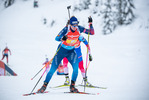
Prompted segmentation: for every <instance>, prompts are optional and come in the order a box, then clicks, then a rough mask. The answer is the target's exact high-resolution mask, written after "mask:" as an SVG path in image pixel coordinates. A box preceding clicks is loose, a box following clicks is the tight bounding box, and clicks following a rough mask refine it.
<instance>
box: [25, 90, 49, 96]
mask: <svg viewBox="0 0 149 100" xmlns="http://www.w3.org/2000/svg"><path fill="white" fill-rule="evenodd" d="M44 93H49V91H44V92H43V93H38V92H33V93H28V94H23V96H29V95H36V94H44Z"/></svg>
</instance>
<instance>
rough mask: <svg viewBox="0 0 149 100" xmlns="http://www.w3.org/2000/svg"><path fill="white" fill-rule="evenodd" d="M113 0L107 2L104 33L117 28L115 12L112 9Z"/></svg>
mask: <svg viewBox="0 0 149 100" xmlns="http://www.w3.org/2000/svg"><path fill="white" fill-rule="evenodd" d="M111 5H112V4H111V0H107V3H105V6H106V8H105V11H104V12H103V14H104V15H103V18H104V26H103V33H104V35H106V34H109V33H112V32H113V30H114V29H115V28H116V24H115V19H114V14H115V13H114V12H113V11H112V6H111Z"/></svg>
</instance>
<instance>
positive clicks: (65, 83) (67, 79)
mask: <svg viewBox="0 0 149 100" xmlns="http://www.w3.org/2000/svg"><path fill="white" fill-rule="evenodd" d="M65 78H66V80H65V82H64V85H69V83H70V80H69V76H65Z"/></svg>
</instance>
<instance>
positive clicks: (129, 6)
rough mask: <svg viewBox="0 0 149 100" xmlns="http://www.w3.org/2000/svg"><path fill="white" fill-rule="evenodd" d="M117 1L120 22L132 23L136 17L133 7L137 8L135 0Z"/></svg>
mask: <svg viewBox="0 0 149 100" xmlns="http://www.w3.org/2000/svg"><path fill="white" fill-rule="evenodd" d="M117 2H118V4H117V9H118V24H119V25H124V24H125V25H127V24H131V23H132V21H133V20H134V18H135V15H134V13H133V9H135V6H134V4H133V0H117Z"/></svg>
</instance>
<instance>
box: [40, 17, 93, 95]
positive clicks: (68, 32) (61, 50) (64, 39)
mask: <svg viewBox="0 0 149 100" xmlns="http://www.w3.org/2000/svg"><path fill="white" fill-rule="evenodd" d="M91 20H92V18H91V17H90V18H89V23H90V24H89V26H90V29H85V28H84V27H82V26H79V25H78V23H79V22H78V20H77V18H76V17H74V16H73V17H71V18H70V27H68V26H66V27H64V28H63V29H62V31H61V32H60V33H59V34H58V35H57V36H56V38H55V40H56V41H61V43H60V45H59V46H58V49H57V54H56V55H55V56H54V58H53V60H52V65H51V69H50V71H49V72H48V74H47V76H46V79H45V81H44V84H43V86H42V87H41V88H40V89H39V90H38V92H39V93H43V92H44V91H45V90H46V87H47V85H48V83H49V82H50V80H51V78H52V76H53V74H54V72H55V71H56V69H57V68H58V66H59V64H60V63H61V61H62V59H63V58H65V57H66V58H67V59H68V61H69V62H70V64H71V65H72V68H73V73H72V78H71V85H70V92H78V89H77V88H76V87H75V82H76V79H77V76H78V65H79V64H78V58H77V54H76V51H75V46H79V45H80V42H79V39H78V38H79V36H80V33H82V32H84V33H86V34H90V35H94V29H93V26H92V23H91V22H90V21H91Z"/></svg>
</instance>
